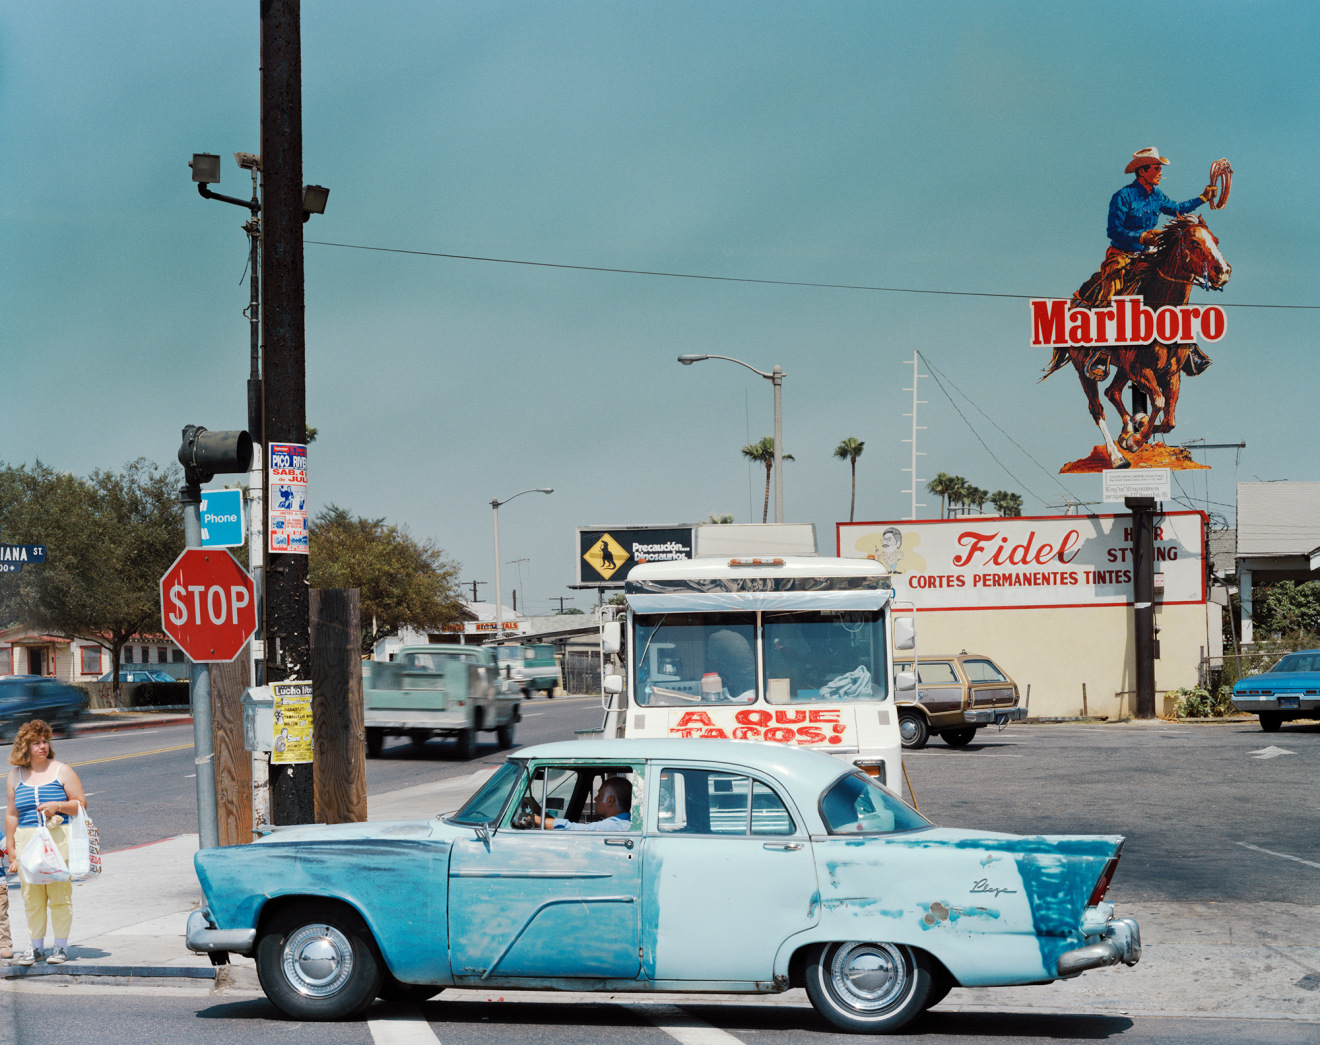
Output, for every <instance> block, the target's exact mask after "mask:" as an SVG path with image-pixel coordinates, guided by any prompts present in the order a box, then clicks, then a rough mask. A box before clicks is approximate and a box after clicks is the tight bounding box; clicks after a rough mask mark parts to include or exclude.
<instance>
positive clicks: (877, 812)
mask: <svg viewBox="0 0 1320 1045" xmlns="http://www.w3.org/2000/svg"><path fill="white" fill-rule="evenodd" d="M820 815H821V819H822V820H824V821H825V828H826V830H828V831H829V833H830V834H832V835H856V834H862V835H886V834H893V833H895V832H899V831H916V830H918V829H919V828H922V827H929V826H930V821H929V820H927V819H926V818H925V817H924V816H922V815H921V814H920V813H918V812H917V811H916V810H915V809H913V808H912V807H911V806H908V805H906V804H904V803H903V802H902V801H900V800H899V799H898V798H897V797H896V796H894V795H892V794H890V793H889V792H888V791H886V790H885V789H884V788H883V787H881V786H880V785H879V784H877V783H876V782H875V781H874V780H872V779H871V778H870V777H869V776H867V775H866V774H865V773H849V774H847V775H846V776H842V777H840V778H839V779H838V780H836V781H835V782H834V783H833V784H831V785H830V786H829V787H828V788H826V790H825V793H824V794H822V795H821V798H820Z"/></svg>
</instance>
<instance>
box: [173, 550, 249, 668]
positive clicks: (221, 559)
mask: <svg viewBox="0 0 1320 1045" xmlns="http://www.w3.org/2000/svg"><path fill="white" fill-rule="evenodd" d="M254 591H255V589H254V587H253V584H252V578H251V577H250V576H249V575H248V572H247V571H246V570H245V569H243V567H242V566H240V565H239V564H238V560H237V559H235V558H234V557H233V555H231V554H230V553H229V552H227V551H225V550H224V549H223V548H217V549H214V550H212V549H209V548H185V549H184V550H183V552H182V553H181V554H180V555H179V557H178V558H177V559H175V560H174V565H173V566H171V567H170V568H169V569H168V570H166V571H165V576H163V577H162V578H161V579H160V616H161V625H162V627H163V628H164V629H165V634H166V635H168V636H169V637H170V638H172V639H173V640H174V641H175V642H177V643H178V644H179V648H180V649H181V650H183V652H184V654H185V655H186V656H187V657H188V659H189V660H191V661H193V662H196V663H200V662H217V661H224V662H228V661H232V660H233V659H234V658H235V657H237V656H238V655H239V653H241V652H242V650H243V647H244V646H245V645H246V644H247V641H248V639H250V638H251V637H252V633H253V632H255V631H256V630H257V607H256V599H255V598H254Z"/></svg>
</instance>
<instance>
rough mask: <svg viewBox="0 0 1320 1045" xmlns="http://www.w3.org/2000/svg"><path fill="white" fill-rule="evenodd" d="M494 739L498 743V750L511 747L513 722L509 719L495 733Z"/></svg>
mask: <svg viewBox="0 0 1320 1045" xmlns="http://www.w3.org/2000/svg"><path fill="white" fill-rule="evenodd" d="M495 739H496V740H498V741H499V744H500V750H501V751H503V750H505V749H506V748H511V747H513V720H512V719H510V720H509V721H508V722H506V723H504V725H502V726H500V728H499V729H497V730H496V731H495Z"/></svg>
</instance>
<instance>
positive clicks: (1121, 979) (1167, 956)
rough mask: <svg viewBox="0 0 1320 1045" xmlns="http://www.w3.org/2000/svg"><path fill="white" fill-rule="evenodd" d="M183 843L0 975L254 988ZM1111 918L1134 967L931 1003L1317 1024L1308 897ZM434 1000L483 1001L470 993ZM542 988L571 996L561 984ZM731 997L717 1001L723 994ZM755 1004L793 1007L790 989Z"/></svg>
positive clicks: (115, 861)
mask: <svg viewBox="0 0 1320 1045" xmlns="http://www.w3.org/2000/svg"><path fill="white" fill-rule="evenodd" d="M1097 728H1103V727H1097ZM1189 728H1191V727H1189ZM492 771H493V770H492V769H491V768H489V767H487V768H484V769H482V770H480V771H479V772H477V773H473V774H471V775H469V776H464V777H459V778H451V779H448V780H441V781H436V782H434V783H428V784H422V785H418V786H415V787H409V788H404V789H402V790H399V791H394V792H389V793H386V794H383V795H376V796H372V797H371V798H370V799H369V815H370V818H371V819H372V820H376V821H379V820H394V819H406V818H411V817H431V816H434V815H435V814H436V813H437V812H438V811H444V810H450V809H454V808H456V807H457V806H458V805H460V804H461V802H462V801H463V800H464V799H465V798H466V797H468V796H469V795H470V794H471V793H472V791H473V790H474V789H475V787H476V786H477V785H478V784H479V783H480V782H481V780H482V779H484V777H485V776H486V775H488V774H489V773H490V772H492ZM196 849H197V836H196V835H181V836H179V837H177V838H170V839H166V840H164V841H161V842H156V843H152V844H150V845H145V846H140V847H138V848H135V849H127V850H121V851H119V852H113V853H107V854H105V855H104V857H103V859H104V864H105V873H104V874H103V875H101V877H100V880H98V881H93V882H86V883H77V884H76V885H75V886H74V934H73V943H72V945H71V946H70V948H69V952H70V961H69V963H68V964H66V965H64V966H56V967H50V968H48V967H45V966H42V965H37V966H33V967H31V968H28V969H19V968H8V969H4V970H0V974H2V975H5V976H9V977H16V978H27V977H37V976H39V977H43V978H46V979H43V982H48V983H75V984H76V983H121V984H122V983H140V982H143V981H147V982H153V981H161V982H166V983H169V982H173V983H183V982H186V981H188V980H192V981H194V982H196V981H197V980H210V981H214V982H215V984H216V986H217V987H218V988H228V989H231V990H239V991H255V990H257V989H258V985H257V980H256V970H255V967H254V965H253V963H252V962H251V961H250V960H248V959H243V958H235V959H234V962H233V964H232V965H230V966H228V967H225V968H224V970H223V972H222V973H221V975H220V976H219V978H218V979H217V978H216V970H215V969H214V968H213V967H212V966H211V965H210V962H209V959H208V958H206V957H205V956H199V955H194V954H191V953H190V952H189V951H188V950H187V949H186V947H185V946H184V940H183V934H184V924H185V921H186V919H187V916H188V913H189V912H190V911H191V910H193V909H194V908H195V907H196V906H199V905H200V904H201V902H202V897H201V891H200V889H199V887H198V885H197V879H196V876H195V875H194V873H193V866H192V857H193V854H194V853H195V852H196ZM10 888H11V895H10V900H11V902H10V910H11V914H12V915H13V916H14V917H13V921H14V936H15V945H16V947H17V948H20V949H21V948H23V947H26V946H27V943H28V940H27V936H26V932H25V930H24V927H23V924H22V923H23V917H22V904H21V902H20V898H19V896H18V887H17V884H16V883H15V884H11V886H10ZM1118 913H1119V914H1120V915H1121V916H1123V917H1133V918H1136V919H1137V921H1138V923H1139V924H1140V925H1141V931H1142V943H1143V954H1142V959H1141V961H1140V963H1139V964H1138V965H1136V966H1135V967H1133V968H1130V969H1129V968H1124V967H1122V966H1119V967H1117V968H1112V969H1099V970H1095V971H1092V972H1089V973H1086V974H1084V975H1082V976H1081V977H1079V978H1077V979H1075V980H1070V981H1066V982H1056V983H1053V984H1050V985H1047V986H1041V987H1002V988H989V989H983V990H962V989H955V990H954V991H953V992H952V993H951V994H950V995H949V998H948V1000H947V1001H945V1002H944V1003H942V1005H941V1008H942V1009H944V1010H950V1009H963V1010H968V1011H973V1010H994V1011H1032V1012H1090V1013H1124V1014H1127V1015H1164V1016H1170V1015H1178V1014H1187V1015H1198V1016H1223V1017H1238V1018H1241V1017H1261V1018H1265V1017H1269V1018H1275V1019H1278V1018H1284V1019H1288V1018H1293V1019H1307V1020H1320V944H1318V943H1317V941H1320V909H1318V908H1316V907H1315V906H1313V905H1309V904H1279V903H1259V902H1238V901H1234V902H1225V903H1211V902H1201V903H1171V902H1140V903H1137V902H1133V903H1123V904H1120V905H1119V912H1118ZM445 996H446V998H449V997H451V996H452V997H454V998H455V999H462V998H469V999H484V998H485V997H486V995H485V994H483V993H482V992H480V991H452V992H446V995H445ZM508 997H509V998H510V1000H512V999H513V998H514V997H517V998H519V999H524V1000H532V999H533V998H534V997H535V996H534V995H532V994H519V995H510V996H508ZM554 997H555V998H557V999H560V1000H563V1001H569V1000H571V999H572V996H571V995H565V994H562V993H558V994H556V995H554ZM624 997H629V998H632V999H634V1000H636V999H637V996H635V995H633V996H624ZM693 999H694V1002H695V1001H696V1000H697V999H699V1001H700V1003H701V1004H703V1005H709V1004H712V1003H714V1002H716V1001H717V1000H718V998H712V997H711V996H709V995H701V996H695V995H694V996H693ZM664 1000H665V1002H666V1004H682V996H673V995H666V996H665V999H664ZM744 1000H745V999H742V1000H740V999H738V998H737V997H736V996H728V1001H730V1002H739V1003H742V1001H744ZM767 1000H768V1001H770V1002H771V1003H774V1004H783V1005H799V1004H800V1005H805V1004H806V1000H805V998H804V997H803V995H802V993H801V992H800V991H790V992H788V993H786V994H783V995H778V996H775V997H774V998H771V999H767Z"/></svg>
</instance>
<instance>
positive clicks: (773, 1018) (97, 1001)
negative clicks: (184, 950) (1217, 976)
mask: <svg viewBox="0 0 1320 1045" xmlns="http://www.w3.org/2000/svg"><path fill="white" fill-rule="evenodd" d="M0 1017H2V1019H0V1043H4V1045H8V1043H11V1042H12V1043H20V1042H21V1043H22V1045H69V1043H70V1042H88V1041H95V1042H97V1043H98V1045H139V1043H140V1042H143V1041H149V1042H152V1043H153V1045H176V1043H178V1045H185V1043H186V1045H232V1043H233V1042H235V1041H242V1042H245V1043H247V1045H275V1043H283V1042H315V1043H317V1045H322V1043H325V1045H427V1043H429V1042H443V1043H444V1045H507V1043H508V1042H510V1041H518V1042H521V1043H523V1045H674V1042H675V1041H677V1042H679V1043H682V1045H753V1043H755V1045H845V1043H855V1042H858V1041H861V1040H866V1039H862V1038H858V1037H857V1036H856V1035H849V1034H841V1033H838V1032H835V1031H834V1030H832V1029H831V1028H830V1027H829V1026H828V1025H827V1024H825V1023H824V1022H823V1021H822V1020H821V1019H820V1018H819V1017H818V1016H816V1014H815V1013H814V1012H813V1011H812V1010H811V1009H810V1008H809V1007H808V1006H806V1005H805V1004H802V1005H773V1004H768V1003H756V1002H747V1003H731V1004H710V1005H685V1006H683V1007H681V1008H680V1007H678V1006H674V1005H668V1004H665V1003H664V1002H663V999H660V1000H657V1001H655V1002H650V1001H647V1000H646V999H641V998H638V997H637V996H635V995H634V996H629V997H623V996H612V997H611V998H610V999H608V1000H606V999H602V1000H601V1001H599V1002H594V1003H590V1004H571V1003H567V1002H561V1001H550V1002H544V1001H509V1002H506V1001H503V1000H502V999H498V998H492V999H491V1000H489V1001H481V1002H473V1001H446V1000H445V998H444V995H441V996H440V997H439V998H437V999H436V1000H434V1001H431V1002H428V1003H426V1004H425V1005H422V1006H421V1007H420V1008H417V1007H411V1006H407V1007H405V1006H397V1007H393V1008H390V1007H386V1006H384V1005H379V1004H378V1005H376V1006H374V1007H373V1008H372V1009H371V1011H370V1013H369V1017H370V1018H369V1019H359V1020H355V1021H351V1022H347V1023H329V1024H324V1023H318V1024H305V1023H297V1022H294V1021H292V1020H287V1019H284V1018H282V1017H281V1016H280V1015H279V1013H278V1012H277V1011H276V1010H275V1009H274V1008H273V1007H272V1006H271V1005H270V1003H269V1002H267V1001H266V999H265V998H264V997H260V996H254V995H252V994H248V993H236V992H235V993H230V994H222V995H208V994H206V993H204V992H202V991H199V990H195V989H186V988H185V989H180V988H155V989H152V988H132V987H106V988H100V989H96V988H88V987H78V988H74V989H70V988H68V987H56V986H50V987H45V986H40V985H36V984H24V985H23V986H22V989H21V990H19V989H16V988H15V987H14V986H13V985H12V983H6V984H5V985H4V986H0ZM1318 1034H1320V1027H1318V1026H1317V1025H1316V1024H1314V1023H1303V1022H1296V1021H1273V1020H1235V1019H1216V1020H1195V1019H1192V1020H1189V1019H1172V1018H1168V1019H1163V1018H1151V1017H1140V1016H1134V1017H1128V1016H1091V1015H1085V1014H1070V1015H1058V1014H1044V1013H997V1012H975V1013H972V1012H963V1013H960V1012H951V1011H943V1012H942V1011H940V1010H939V1009H935V1010H933V1011H931V1012H929V1013H927V1014H926V1015H925V1016H923V1017H922V1018H921V1019H920V1020H918V1021H917V1022H916V1023H915V1024H913V1025H912V1026H911V1027H910V1028H909V1029H908V1030H907V1031H905V1032H904V1033H903V1034H902V1035H901V1036H899V1037H898V1038H897V1039H895V1040H898V1041H902V1042H947V1041H958V1042H960V1043H966V1045H1035V1043H1040V1042H1051V1041H1072V1040H1079V1039H1080V1040H1092V1041H1105V1040H1114V1041H1119V1040H1121V1041H1122V1042H1123V1043H1124V1045H1247V1043H1252V1045H1301V1043H1313V1042H1315V1041H1316V1038H1317V1035H1318ZM872 1040H885V1039H872Z"/></svg>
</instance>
